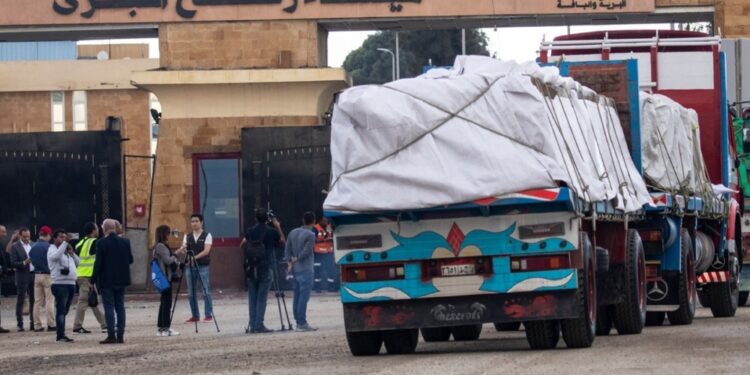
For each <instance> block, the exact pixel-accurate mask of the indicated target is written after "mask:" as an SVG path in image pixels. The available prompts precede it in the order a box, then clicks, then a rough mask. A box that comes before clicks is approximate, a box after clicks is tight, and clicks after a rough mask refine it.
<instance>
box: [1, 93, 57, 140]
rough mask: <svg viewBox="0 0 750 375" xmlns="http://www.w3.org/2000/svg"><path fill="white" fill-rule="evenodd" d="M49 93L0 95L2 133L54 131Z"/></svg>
mask: <svg viewBox="0 0 750 375" xmlns="http://www.w3.org/2000/svg"><path fill="white" fill-rule="evenodd" d="M51 102H52V99H51V97H50V93H49V92H12V93H0V113H2V116H0V133H25V132H47V131H51V130H52V108H51Z"/></svg>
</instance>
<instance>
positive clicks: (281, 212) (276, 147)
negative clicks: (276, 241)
mask: <svg viewBox="0 0 750 375" xmlns="http://www.w3.org/2000/svg"><path fill="white" fill-rule="evenodd" d="M330 129H331V128H330V127H323V126H317V127H309V126H307V127H289V128H286V127H285V128H249V129H242V201H243V214H244V215H243V216H244V220H243V222H244V223H245V224H246V226H250V225H252V223H254V222H255V218H254V211H255V209H256V208H265V209H269V208H270V209H272V210H273V211H274V213H275V214H276V216H277V217H278V218H279V221H281V225H282V229H283V230H284V233H289V231H291V230H292V229H294V228H296V227H299V226H300V225H302V214H303V213H304V212H305V211H313V212H315V214H316V216H320V215H321V214H322V210H323V201H324V200H325V194H324V191H325V189H327V188H328V183H329V180H330V175H331V153H330V141H331V130H330ZM278 250H279V251H277V254H276V255H277V257H278V258H279V259H281V257H282V255H283V252H282V249H278ZM278 269H279V272H280V273H279V274H280V275H283V274H284V273H285V272H286V267H285V266H284V265H283V264H281V263H279V267H278ZM284 279H285V278H281V280H280V282H281V283H282V288H289V287H290V285H289V284H288V283H286V282H284Z"/></svg>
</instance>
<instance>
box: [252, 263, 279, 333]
mask: <svg viewBox="0 0 750 375" xmlns="http://www.w3.org/2000/svg"><path fill="white" fill-rule="evenodd" d="M271 272H273V271H272V270H270V269H269V271H268V272H267V274H266V275H265V277H263V278H262V279H260V280H252V279H247V301H248V303H247V308H248V313H249V316H250V321H249V328H250V329H252V330H257V329H260V328H261V327H263V318H264V317H265V315H266V302H267V301H268V289H270V288H271V277H272V276H273V275H272V274H271Z"/></svg>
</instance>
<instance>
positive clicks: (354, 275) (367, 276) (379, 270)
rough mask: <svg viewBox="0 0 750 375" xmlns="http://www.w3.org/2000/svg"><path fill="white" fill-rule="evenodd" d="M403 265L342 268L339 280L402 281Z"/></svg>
mask: <svg viewBox="0 0 750 375" xmlns="http://www.w3.org/2000/svg"><path fill="white" fill-rule="evenodd" d="M403 278H404V264H403V263H401V264H378V265H371V266H344V267H343V269H342V272H341V279H342V280H343V281H344V282H362V281H385V280H403Z"/></svg>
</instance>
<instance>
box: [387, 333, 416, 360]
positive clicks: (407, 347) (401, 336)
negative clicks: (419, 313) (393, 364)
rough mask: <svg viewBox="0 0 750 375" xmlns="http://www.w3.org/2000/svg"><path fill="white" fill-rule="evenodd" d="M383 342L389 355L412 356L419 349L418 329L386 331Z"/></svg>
mask: <svg viewBox="0 0 750 375" xmlns="http://www.w3.org/2000/svg"><path fill="white" fill-rule="evenodd" d="M383 342H385V350H386V351H387V352H388V354H411V353H414V350H416V349H417V343H418V342H419V330H418V329H399V330H395V331H384V332H383Z"/></svg>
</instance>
